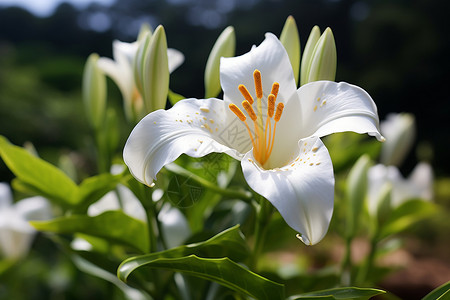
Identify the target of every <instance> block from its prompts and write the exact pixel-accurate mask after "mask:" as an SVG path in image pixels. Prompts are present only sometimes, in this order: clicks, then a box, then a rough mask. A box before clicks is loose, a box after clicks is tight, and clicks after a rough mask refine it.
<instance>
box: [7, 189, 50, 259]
mask: <svg viewBox="0 0 450 300" xmlns="http://www.w3.org/2000/svg"><path fill="white" fill-rule="evenodd" d="M50 211H51V208H50V204H49V203H48V201H47V199H45V198H43V197H31V198H27V199H23V200H20V201H18V202H17V203H14V204H13V200H12V194H11V190H10V188H9V186H8V185H7V184H6V183H0V255H3V256H4V257H6V258H8V259H13V260H15V259H19V258H22V257H24V256H26V254H27V253H28V251H29V249H30V247H31V243H32V241H33V238H34V236H35V234H36V230H35V229H34V228H33V227H32V226H31V225H30V224H29V223H28V221H31V220H47V219H50V217H51V213H50Z"/></svg>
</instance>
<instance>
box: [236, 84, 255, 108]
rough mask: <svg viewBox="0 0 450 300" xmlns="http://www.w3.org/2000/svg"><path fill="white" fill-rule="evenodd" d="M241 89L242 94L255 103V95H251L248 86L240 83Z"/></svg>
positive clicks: (251, 102)
mask: <svg viewBox="0 0 450 300" xmlns="http://www.w3.org/2000/svg"><path fill="white" fill-rule="evenodd" d="M239 91H240V92H241V94H242V96H244V99H245V100H247V101H248V102H250V104H253V102H254V101H253V97H252V95H250V93H249V92H248V90H247V88H246V87H245V85H243V84H240V85H239Z"/></svg>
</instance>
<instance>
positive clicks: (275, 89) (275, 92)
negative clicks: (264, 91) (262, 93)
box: [270, 82, 280, 99]
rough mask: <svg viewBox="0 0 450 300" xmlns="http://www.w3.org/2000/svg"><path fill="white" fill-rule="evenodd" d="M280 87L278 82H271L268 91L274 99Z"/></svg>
mask: <svg viewBox="0 0 450 300" xmlns="http://www.w3.org/2000/svg"><path fill="white" fill-rule="evenodd" d="M279 89H280V84H279V83H278V82H274V83H273V84H272V91H271V92H270V93H271V94H273V95H274V96H275V99H276V98H277V96H278V90H279Z"/></svg>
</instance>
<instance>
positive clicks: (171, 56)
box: [167, 48, 184, 73]
mask: <svg viewBox="0 0 450 300" xmlns="http://www.w3.org/2000/svg"><path fill="white" fill-rule="evenodd" d="M167 58H168V62H169V73H172V72H173V71H175V70H176V68H178V67H179V66H181V64H183V62H184V55H183V53H181V52H180V51H178V50H176V49H172V48H169V49H167Z"/></svg>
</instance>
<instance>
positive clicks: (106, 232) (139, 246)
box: [32, 211, 150, 253]
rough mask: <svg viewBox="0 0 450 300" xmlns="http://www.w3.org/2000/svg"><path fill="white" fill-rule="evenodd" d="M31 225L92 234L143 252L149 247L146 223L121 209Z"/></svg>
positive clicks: (42, 228)
mask: <svg viewBox="0 0 450 300" xmlns="http://www.w3.org/2000/svg"><path fill="white" fill-rule="evenodd" d="M32 225H33V226H34V227H35V228H36V229H37V230H40V231H48V232H54V233H59V234H74V233H84V234H88V235H93V236H97V237H101V238H105V239H107V240H109V241H113V242H117V243H120V244H123V245H127V246H131V247H133V248H134V249H136V250H139V251H140V252H144V253H145V252H148V250H149V247H150V245H149V239H148V229H147V225H146V224H145V223H144V222H142V221H140V220H136V219H134V218H132V217H130V216H128V215H126V214H125V213H123V212H121V211H107V212H104V213H102V214H100V215H98V216H95V217H89V216H86V215H71V216H67V217H59V218H56V219H53V220H49V221H34V222H32Z"/></svg>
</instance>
